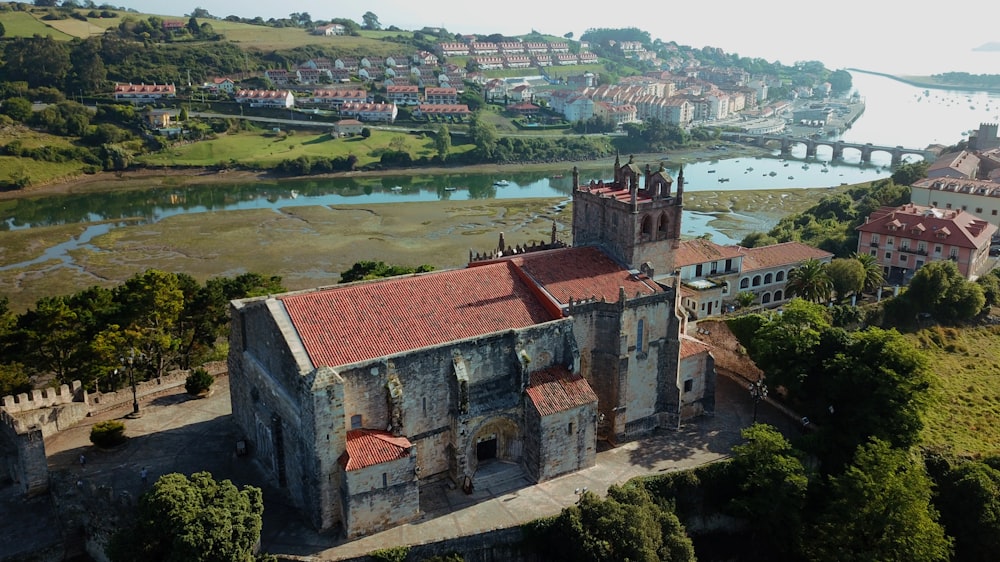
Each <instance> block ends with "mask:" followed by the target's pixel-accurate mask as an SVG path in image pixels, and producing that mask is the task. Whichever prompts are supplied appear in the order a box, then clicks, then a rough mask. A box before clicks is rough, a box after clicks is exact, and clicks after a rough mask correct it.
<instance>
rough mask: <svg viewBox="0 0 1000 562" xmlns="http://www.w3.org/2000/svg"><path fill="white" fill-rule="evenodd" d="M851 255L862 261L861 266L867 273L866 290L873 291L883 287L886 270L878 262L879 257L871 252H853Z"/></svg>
mask: <svg viewBox="0 0 1000 562" xmlns="http://www.w3.org/2000/svg"><path fill="white" fill-rule="evenodd" d="M851 257H852V258H854V259H856V260H858V261H859V262H860V263H861V268H862V270H863V271H864V275H865V280H864V282H863V285H864V291H865V292H869V293H871V292H875V291H878V290H879V289H881V288H882V284H883V283H884V282H885V272H884V271H883V269H882V264H880V263H879V262H878V258H876V257H875V256H873V255H871V254H858V253H855V254H853V255H852V256H851Z"/></svg>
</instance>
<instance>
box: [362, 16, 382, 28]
mask: <svg viewBox="0 0 1000 562" xmlns="http://www.w3.org/2000/svg"><path fill="white" fill-rule="evenodd" d="M361 21H362V22H363V24H362V25H363V27H364V28H365V29H368V30H379V29H382V24H381V23H379V21H378V16H376V15H375V13H374V12H365V13H364V14H363V15H362V16H361Z"/></svg>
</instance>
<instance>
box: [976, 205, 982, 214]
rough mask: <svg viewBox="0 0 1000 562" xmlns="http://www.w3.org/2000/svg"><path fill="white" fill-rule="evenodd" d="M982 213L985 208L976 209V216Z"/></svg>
mask: <svg viewBox="0 0 1000 562" xmlns="http://www.w3.org/2000/svg"><path fill="white" fill-rule="evenodd" d="M982 212H983V208H982V207H976V214H977V215H978V214H982Z"/></svg>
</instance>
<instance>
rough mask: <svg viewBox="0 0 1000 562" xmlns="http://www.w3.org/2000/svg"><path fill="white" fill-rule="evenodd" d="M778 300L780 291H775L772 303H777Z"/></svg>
mask: <svg viewBox="0 0 1000 562" xmlns="http://www.w3.org/2000/svg"><path fill="white" fill-rule="evenodd" d="M780 300H781V291H775V292H774V302H778V301H780Z"/></svg>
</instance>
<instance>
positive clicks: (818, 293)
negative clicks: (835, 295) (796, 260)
mask: <svg viewBox="0 0 1000 562" xmlns="http://www.w3.org/2000/svg"><path fill="white" fill-rule="evenodd" d="M785 290H786V291H787V292H788V294H789V295H791V296H796V297H802V298H804V299H806V300H807V301H810V302H822V301H825V300H829V298H830V293H832V292H833V282H832V281H830V276H829V275H827V274H826V264H825V263H823V262H821V261H819V260H816V259H812V258H810V259H807V260H806V261H804V262H802V264H801V265H799V266H798V267H796V268H795V269H793V270H791V271H789V272H788V284H787V285H786V286H785Z"/></svg>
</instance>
